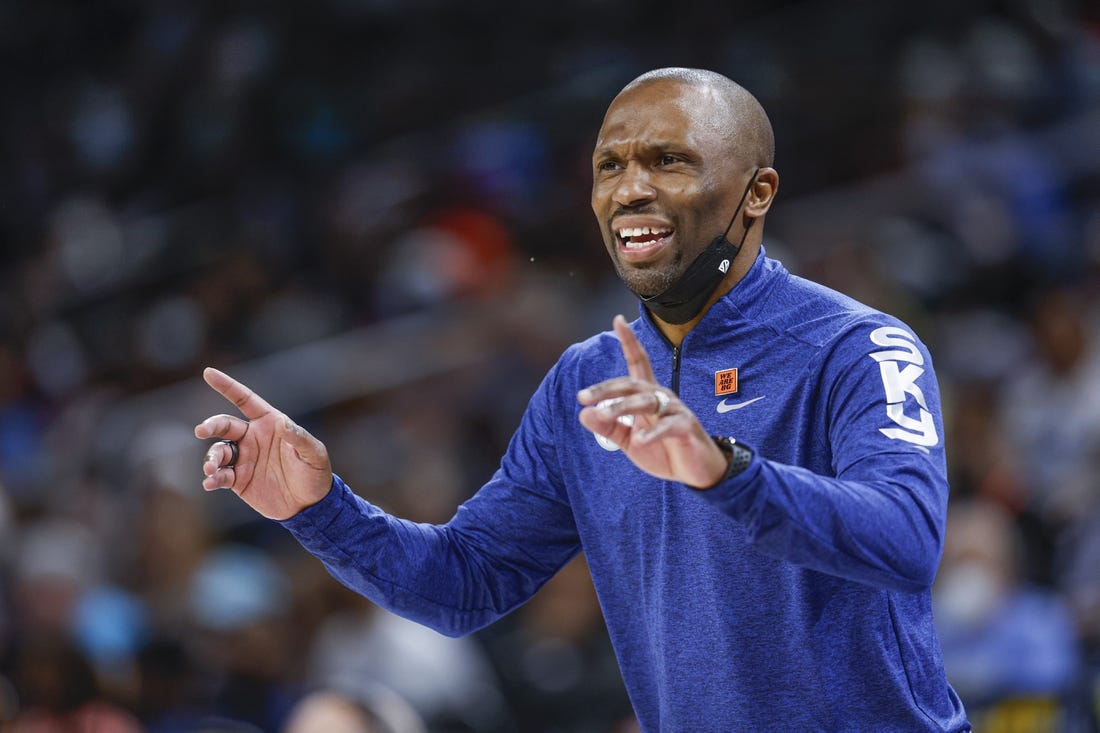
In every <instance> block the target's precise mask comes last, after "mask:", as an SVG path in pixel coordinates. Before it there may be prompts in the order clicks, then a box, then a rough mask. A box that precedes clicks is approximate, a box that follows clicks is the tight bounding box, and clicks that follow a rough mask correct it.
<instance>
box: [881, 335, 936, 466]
mask: <svg viewBox="0 0 1100 733" xmlns="http://www.w3.org/2000/svg"><path fill="white" fill-rule="evenodd" d="M871 342H872V343H874V344H875V345H876V346H883V347H886V348H887V349H888V350H887V351H875V352H872V353H871V354H870V356H871V358H872V359H874V360H875V361H877V362H878V366H879V374H880V376H881V377H882V388H883V390H884V391H885V393H886V416H887V417H888V418H890V420H891V422H893V423H894V424H895V425H896V426H897V427H892V428H880V429H879V432H880V433H882V434H883V435H885V436H886V437H887V438H890V439H891V440H904V441H906V442H909V443H913V444H914V445H919V446H924V447H931V446H933V445H936V444H937V443H939V441H940V439H939V435H938V434H937V433H936V424H935V422H934V421H933V420H932V413H931V412H929V411H928V401H927V400H926V399H925V398H924V392H923V391H921V388H920V387H919V386H918V385H917V380H918V379H919V378H920V377H921V375H923V374H924V371H925V370H924V368H923V367H922V366H921V365H923V364H924V355H923V354H922V353H921V351H920V349H919V348H917V340H916V339H915V338H914V337H913V335H912V334H910V333H908V332H907V331H905V330H904V329H901V328H897V327H895V326H883V327H881V328H877V329H875V330H874V331H872V332H871ZM903 364H904V366H902V365H903ZM910 397H911V398H913V401H914V402H916V407H917V411H918V415H919V417H917V418H913V417H910V416H909V415H906V414H905V405H906V402H907V401H908V399H909V398H910Z"/></svg>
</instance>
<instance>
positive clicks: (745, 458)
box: [704, 435, 755, 489]
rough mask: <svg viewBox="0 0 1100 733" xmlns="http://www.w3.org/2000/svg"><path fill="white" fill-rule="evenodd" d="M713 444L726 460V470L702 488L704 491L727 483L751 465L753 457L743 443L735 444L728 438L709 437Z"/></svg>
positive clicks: (735, 442) (750, 450) (734, 439)
mask: <svg viewBox="0 0 1100 733" xmlns="http://www.w3.org/2000/svg"><path fill="white" fill-rule="evenodd" d="M710 437H711V440H713V441H714V444H715V445H717V446H718V449H719V450H720V451H722V455H723V456H725V458H726V470H725V471H724V472H723V473H722V475H721V476H720V477H719V478H718V480H717V481H715V482H714V483H713V484H711V485H710V486H707V487H704V489H713V488H714V487H715V486H718V485H719V484H721V483H724V482H726V481H729V480H730V479H731V478H733V477H734V476H737V475H738V474H740V473H742V472H743V471H744V470H745V469H746V468H748V467H749V464H751V463H752V458H753V456H754V455H755V453H754V452H753V450H752V448H749V447H748V446H747V445H745V444H744V443H739V442H737V439H736V438H730V437H725V436H719V435H712V436H710Z"/></svg>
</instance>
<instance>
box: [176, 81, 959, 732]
mask: <svg viewBox="0 0 1100 733" xmlns="http://www.w3.org/2000/svg"><path fill="white" fill-rule="evenodd" d="M772 155H773V142H772V131H771V126H770V123H769V122H768V118H767V116H766V114H765V113H764V111H763V109H762V108H761V107H760V105H759V104H758V103H757V101H756V100H755V99H754V98H753V97H752V95H750V94H749V93H748V92H747V91H745V90H744V89H742V88H741V87H739V86H738V85H736V84H734V83H733V82H732V81H730V80H729V79H727V78H725V77H723V76H721V75H718V74H714V73H711V72H706V71H699V70H691V69H659V70H656V71H653V72H650V73H648V74H644V75H642V76H641V77H639V78H637V79H635V80H634V81H633V82H631V83H630V84H628V85H627V86H626V87H625V88H624V89H623V90H622V92H620V93H619V95H618V96H617V97H616V98H615V99H614V100H613V101H612V103H611V105H610V107H609V108H608V110H607V113H606V116H605V117H604V121H603V125H602V127H601V128H600V131H599V137H598V139H597V141H596V147H595V152H594V155H593V175H594V182H593V187H592V208H593V211H594V212H595V214H596V218H597V220H598V221H599V224H600V227H601V229H602V232H603V238H604V241H605V243H606V246H607V249H608V252H609V254H610V256H611V259H612V262H613V263H614V265H615V267H616V269H617V270H618V273H619V275H620V276H621V277H622V279H623V280H624V281H625V282H626V284H627V285H628V286H629V287H630V288H631V289H632V290H633V291H634V292H635V293H636V294H637V295H638V296H639V297H640V298H641V300H642V304H643V307H642V312H641V317H640V318H639V319H638V320H636V321H634V322H633V323H632V324H628V323H627V322H626V321H625V319H623V318H622V316H618V317H616V318H615V320H614V323H613V332H608V333H603V334H599V335H596V336H594V337H592V338H590V339H588V340H587V341H585V342H583V343H580V344H576V345H574V346H573V347H571V348H569V349H568V350H567V351H566V352H565V353H564V354H563V355H562V357H561V359H560V360H559V361H558V363H557V364H556V365H555V366H554V367H553V368H552V369H551V370H550V372H549V373H548V375H547V376H546V378H545V380H544V381H543V383H542V385H541V386H540V387H539V389H538V390H537V391H536V393H535V395H534V397H533V398H532V400H531V402H530V405H529V406H528V409H527V411H526V413H525V414H524V416H523V419H522V421H521V424H520V426H519V428H518V430H517V432H516V434H515V435H514V436H513V438H512V441H511V443H510V445H509V447H508V450H507V452H506V454H505V456H504V458H503V459H502V462H501V466H500V469H499V470H498V471H497V472H496V474H495V475H494V476H493V477H492V479H491V480H490V481H489V482H488V483H487V484H486V485H485V486H484V487H482V489H481V490H480V491H479V492H478V493H477V494H476V495H475V496H474V497H473V498H471V499H470V500H469V501H467V502H466V503H465V504H463V505H462V506H461V507H459V509H458V511H457V513H456V514H455V516H454V518H453V519H452V520H451V521H450V522H448V523H447V524H446V525H443V526H426V525H414V524H411V523H408V522H404V521H402V520H400V519H397V518H395V517H392V516H388V515H386V514H385V513H383V512H382V511H381V510H379V509H377V508H375V507H373V506H372V505H370V504H369V503H367V502H366V501H364V500H362V499H360V498H358V497H357V496H356V495H355V494H353V493H352V492H351V491H350V489H348V488H347V487H346V486H345V485H344V484H343V482H342V481H340V480H339V478H336V477H334V476H333V475H332V472H331V467H330V463H329V459H328V456H327V454H326V452H325V448H324V446H323V445H321V443H320V442H319V441H317V440H316V439H314V438H313V437H312V436H310V435H308V434H307V433H306V432H305V431H303V430H302V429H301V428H300V427H298V426H296V425H295V424H294V423H293V422H292V421H291V420H290V419H289V418H287V417H286V416H285V415H283V414H282V413H280V412H278V411H277V410H275V409H274V408H272V407H270V406H269V405H268V404H267V403H266V402H264V401H263V400H262V399H261V398H260V397H259V396H257V395H255V394H254V393H252V392H251V391H249V390H248V388H247V387H245V386H244V385H241V384H240V383H238V382H236V381H234V380H232V379H231V378H230V377H228V376H226V375H224V374H222V373H221V372H218V371H216V370H207V371H206V372H205V378H206V380H207V382H208V383H209V384H210V385H211V386H212V387H213V388H214V389H216V390H217V391H218V392H220V393H221V394H223V395H224V396H225V397H226V398H227V399H229V400H230V401H232V402H234V403H235V404H236V405H237V407H238V408H239V409H240V410H241V412H242V413H243V414H244V415H245V417H246V418H248V420H249V421H245V420H242V419H240V418H237V417H231V416H228V415H219V416H214V417H211V418H208V419H207V420H205V421H204V422H203V423H201V424H200V425H198V426H197V427H196V429H195V434H196V436H197V437H199V438H220V439H223V440H224V441H230V442H219V443H215V444H214V446H212V447H211V449H210V451H209V453H208V454H207V459H206V461H205V463H204V465H203V470H204V472H205V474H206V476H207V478H206V479H205V480H204V482H203V486H204V487H205V488H206V489H214V488H217V487H230V488H232V489H233V490H234V491H236V492H237V493H238V494H239V495H240V496H241V497H242V498H243V499H244V500H245V501H246V502H248V503H249V504H250V505H251V506H253V507H254V508H255V509H256V510H257V511H259V512H260V513H262V514H263V515H265V516H267V517H270V518H273V519H277V520H281V521H282V522H283V523H284V525H285V526H286V527H287V528H288V529H289V530H290V531H291V532H292V533H293V534H294V536H295V537H297V538H298V540H299V541H300V542H301V543H302V544H303V545H304V546H305V547H306V548H307V549H309V550H310V551H311V552H313V553H314V554H315V555H317V556H318V557H319V558H321V560H323V561H324V562H325V564H326V565H327V567H328V568H329V570H330V572H332V573H333V574H334V575H335V576H336V577H337V578H339V579H340V580H341V581H343V582H344V583H346V584H348V585H350V586H351V587H353V588H355V589H357V590H358V591H360V592H362V593H363V594H365V595H366V596H368V597H369V598H371V599H372V600H374V601H376V602H377V603H379V604H381V605H383V606H385V607H387V608H389V609H391V610H393V611H395V612H397V613H400V614H402V615H405V616H408V617H410V618H413V619H416V620H418V621H420V622H422V623H425V624H428V625H430V626H432V627H433V628H436V629H437V630H439V631H441V632H443V633H447V634H455V635H457V634H464V633H469V632H472V631H474V630H476V629H479V628H481V627H483V626H485V625H486V624H489V623H491V622H492V621H494V620H495V619H498V618H500V617H501V616H502V615H504V614H506V613H508V612H510V611H511V610H513V609H514V608H516V607H517V606H519V605H520V604H522V603H523V602H524V601H526V600H527V599H528V598H530V597H531V595H532V594H533V593H535V591H536V590H537V589H538V588H539V587H540V586H541V585H542V584H543V583H545V582H546V581H547V579H549V578H550V577H551V576H552V575H553V574H554V573H555V572H556V571H557V570H558V569H559V568H561V567H562V566H563V565H564V564H565V563H566V562H568V561H569V560H570V559H571V558H572V557H573V556H574V555H575V554H576V553H578V552H579V551H581V550H583V551H584V552H585V554H586V557H587V560H588V563H589V566H590V569H591V573H592V577H593V581H594V583H595V586H596V590H597V592H598V594H599V597H600V602H601V605H602V607H603V610H604V615H605V617H606V620H607V626H608V630H609V632H610V635H611V639H612V641H613V643H614V646H615V650H616V654H617V655H618V658H619V663H620V665H621V668H622V672H623V677H624V680H625V682H626V685H627V688H628V690H629V692H630V696H631V701H632V703H633V704H634V707H635V710H636V713H637V716H638V719H639V722H640V723H641V726H642V728H643V729H644V730H646V731H722V732H723V733H728V732H729V731H750V730H751V731H765V730H782V731H794V730H797V731H809V730H814V731H871V730H874V731H907V732H910V733H911V732H912V731H966V730H969V729H970V726H969V724H968V723H967V722H966V718H965V714H964V712H963V708H962V705H961V704H960V701H959V699H958V697H957V695H956V694H955V693H954V691H953V690H952V689H951V687H950V686H949V685H948V683H947V681H946V679H945V676H944V672H943V664H942V660H941V658H940V651H939V646H938V642H937V640H936V638H935V633H934V631H933V626H932V613H931V596H930V590H929V589H930V586H931V584H932V580H933V577H934V576H935V573H936V567H937V563H938V561H939V557H940V553H941V550H942V545H943V529H944V524H945V515H946V505H947V484H946V479H945V462H944V451H943V441H942V435H943V430H942V424H941V419H940V410H939V402H938V388H937V385H936V381H935V377H934V374H933V372H932V367H931V362H930V359H929V356H928V353H927V351H926V349H925V347H924V346H923V345H922V344H921V343H920V341H918V340H917V338H916V337H915V336H914V335H913V334H912V332H911V331H910V330H909V329H908V328H906V327H905V325H904V324H902V323H900V322H899V321H897V320H896V319H893V318H891V317H889V316H886V315H883V314H881V313H878V312H876V311H874V310H871V309H870V308H867V307H866V306H863V305H860V304H859V303H856V302H854V301H852V300H850V299H848V298H846V297H844V296H842V295H840V294H838V293H835V292H833V291H830V290H828V289H826V288H823V287H821V286H819V285H815V284H813V283H810V282H807V281H805V280H802V279H800V278H797V277H795V276H793V275H791V274H789V273H788V272H787V271H786V270H784V268H783V267H782V265H780V264H779V263H778V262H776V261H774V260H771V259H769V258H767V257H766V256H765V254H764V251H763V248H762V246H761V238H762V229H763V221H764V216H765V214H766V213H767V211H768V209H769V207H770V206H771V204H772V202H773V200H774V198H775V195H776V191H777V187H778V182H779V177H778V174H777V173H776V171H775V170H774V169H773V168H772V167H771V164H772ZM731 217H732V218H731ZM731 231H732V232H733V233H734V236H733V237H732V239H733V240H735V241H737V244H734V243H733V241H731V238H727V236H726V235H728V234H729V232H731ZM722 232H725V233H726V234H722ZM715 235H719V236H717V237H716V236H715ZM712 436H717V437H712ZM730 436H733V437H734V438H735V439H730Z"/></svg>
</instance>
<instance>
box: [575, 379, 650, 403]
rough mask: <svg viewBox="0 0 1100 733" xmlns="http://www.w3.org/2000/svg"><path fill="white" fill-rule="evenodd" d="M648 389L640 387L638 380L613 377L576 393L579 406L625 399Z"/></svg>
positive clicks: (643, 386)
mask: <svg viewBox="0 0 1100 733" xmlns="http://www.w3.org/2000/svg"><path fill="white" fill-rule="evenodd" d="M648 388H650V387H649V385H640V384H638V380H636V379H634V378H633V377H613V378H611V379H608V380H605V381H603V382H600V383H599V384H593V385H592V386H591V387H586V388H584V389H582V390H581V391H580V392H578V393H577V399H578V400H579V401H580V402H581V404H584V405H594V404H596V403H598V402H603V401H604V400H609V399H614V398H616V397H625V396H627V395H630V394H634V393H635V392H638V391H639V390H642V389H648Z"/></svg>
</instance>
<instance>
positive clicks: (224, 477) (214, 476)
mask: <svg viewBox="0 0 1100 733" xmlns="http://www.w3.org/2000/svg"><path fill="white" fill-rule="evenodd" d="M236 480H237V472H236V470H235V469H233V468H230V467H229V466H225V467H223V468H219V469H218V470H216V471H214V472H213V473H211V474H209V475H208V476H207V477H206V478H204V479H203V480H202V487H203V488H204V489H206V490H207V491H214V490H215V489H232V488H233V482H234V481H236Z"/></svg>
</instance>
